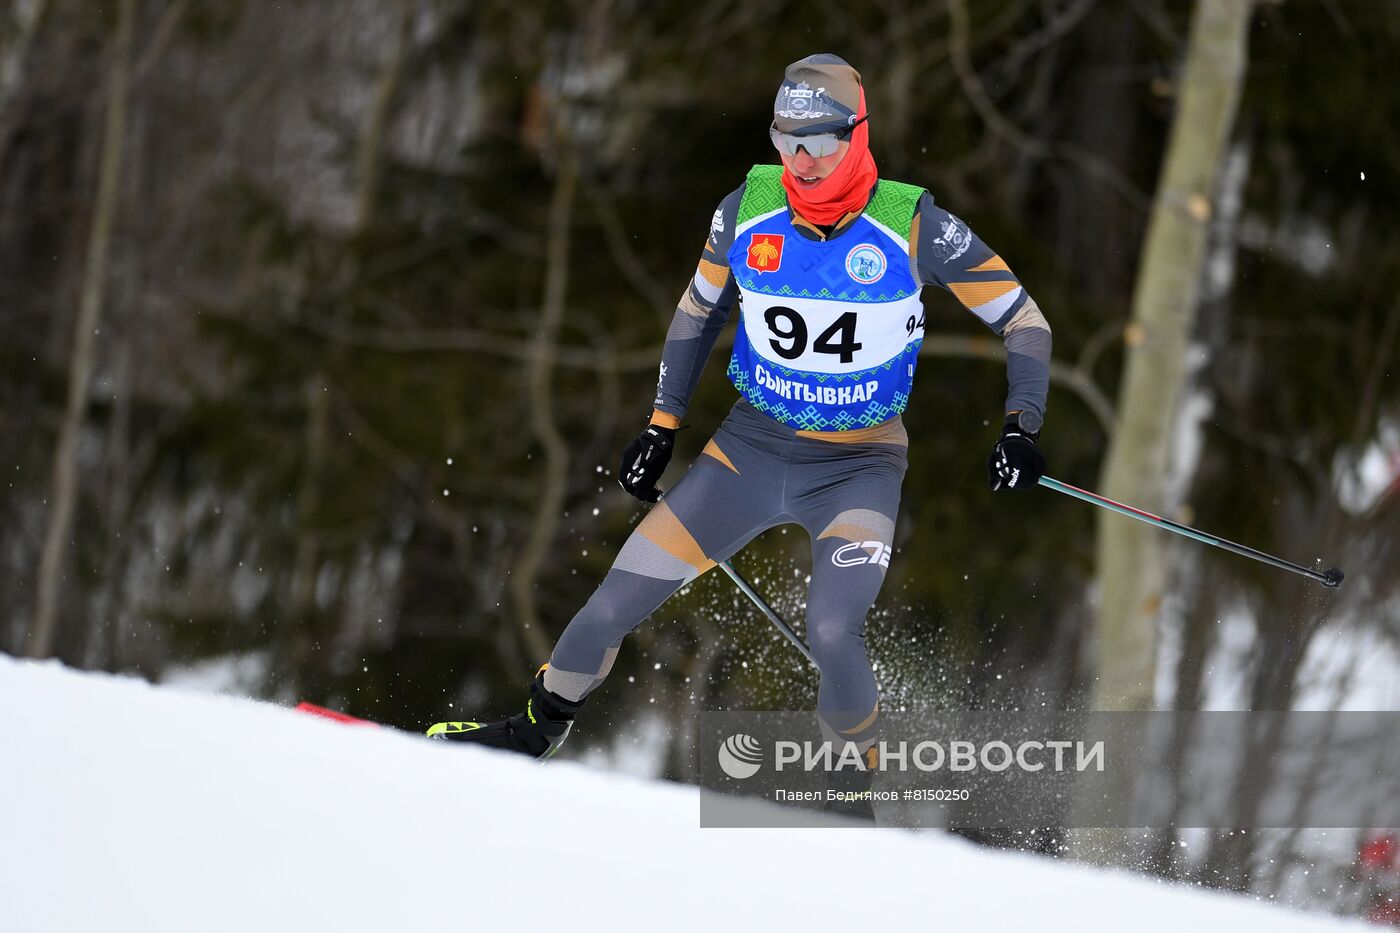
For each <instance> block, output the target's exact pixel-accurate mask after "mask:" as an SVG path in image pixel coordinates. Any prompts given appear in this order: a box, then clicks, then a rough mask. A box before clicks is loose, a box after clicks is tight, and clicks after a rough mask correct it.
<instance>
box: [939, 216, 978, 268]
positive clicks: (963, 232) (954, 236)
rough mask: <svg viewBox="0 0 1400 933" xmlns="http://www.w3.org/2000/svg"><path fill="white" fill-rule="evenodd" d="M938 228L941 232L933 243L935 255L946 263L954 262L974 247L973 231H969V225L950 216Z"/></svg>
mask: <svg viewBox="0 0 1400 933" xmlns="http://www.w3.org/2000/svg"><path fill="white" fill-rule="evenodd" d="M938 226H939V228H940V230H941V232H940V233H939V235H938V239H936V240H934V241H933V255H935V256H937V257H938V258H939V259H941V260H943V261H944V262H952V261H953V260H954V259H957V258H958V257H959V256H961V255H962V254H963V253H965V252H967V248H968V247H969V246H971V245H972V231H971V230H969V229H967V224H965V223H963V222H962V221H961V220H959V219H958V218H956V217H954V216H953V215H952V214H949V215H948V219H947V220H944V221H942V222H941V223H940V224H939V225H938Z"/></svg>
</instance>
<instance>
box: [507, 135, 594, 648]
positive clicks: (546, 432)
mask: <svg viewBox="0 0 1400 933" xmlns="http://www.w3.org/2000/svg"><path fill="white" fill-rule="evenodd" d="M561 132H562V130H561ZM558 142H559V144H558V147H557V151H558V153H559V166H558V174H557V176H556V177H555V179H554V194H553V197H552V198H551V199H550V204H549V242H548V246H547V248H546V252H545V279H544V306H543V307H542V308H541V309H540V318H539V323H538V324H537V325H536V331H535V342H534V346H533V352H532V353H531V355H530V369H529V376H528V378H529V400H530V427H531V429H532V430H533V431H534V434H535V439H536V440H537V441H538V442H539V444H540V447H541V448H543V450H544V478H543V487H542V489H541V490H540V498H539V502H538V504H537V505H536V507H535V520H534V522H533V523H532V524H531V525H530V537H529V539H528V540H527V541H526V542H525V547H524V548H523V549H522V550H521V553H520V559H519V560H518V561H516V565H515V569H514V572H513V573H512V575H511V582H510V586H511V596H512V597H513V598H512V604H513V605H514V607H515V617H516V621H517V623H518V624H519V629H520V635H521V637H522V638H523V639H524V641H525V647H526V649H527V650H528V651H529V652H530V653H531V654H532V655H534V656H535V657H536V658H537V659H538V660H539V661H541V662H543V661H544V660H545V659H546V658H547V657H548V656H549V641H548V640H547V639H546V638H545V636H544V633H543V631H542V630H541V629H540V624H539V613H538V610H537V609H536V606H535V586H536V585H537V582H538V580H539V576H540V571H541V569H542V568H543V567H544V561H545V558H546V557H547V556H548V555H549V547H550V544H551V542H552V541H553V540H554V532H555V529H556V528H557V527H558V525H559V514H560V512H561V511H563V508H564V493H565V491H566V489H567V476H568V469H569V448H568V445H567V444H566V443H565V442H564V437H563V435H561V434H560V433H559V428H558V426H557V425H556V424H555V423H554V397H553V395H552V391H553V390H552V388H551V386H550V381H551V377H552V375H553V373H554V358H555V353H556V350H557V347H556V343H557V341H558V339H559V325H560V323H561V322H562V321H563V319H564V301H565V298H566V296H567V294H568V287H569V242H570V239H571V236H570V230H569V226H570V224H571V222H572V218H573V205H574V189H575V187H576V183H577V180H578V163H577V162H576V161H575V157H574V154H573V151H572V150H571V148H570V146H569V143H568V141H567V140H559V141H558Z"/></svg>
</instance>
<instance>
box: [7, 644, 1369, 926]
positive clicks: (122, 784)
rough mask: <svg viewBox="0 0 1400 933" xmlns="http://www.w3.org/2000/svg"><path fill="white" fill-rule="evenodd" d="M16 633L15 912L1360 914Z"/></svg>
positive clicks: (1101, 921) (899, 916)
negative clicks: (964, 836)
mask: <svg viewBox="0 0 1400 933" xmlns="http://www.w3.org/2000/svg"><path fill="white" fill-rule="evenodd" d="M698 810H699V803H698V796H697V792H696V791H695V790H694V789H691V788H687V787H682V786H678V785H674V784H664V783H658V782H649V781H641V780H638V779H636V778H629V777H624V776H620V775H617V774H611V773H605V772H600V771H596V770H591V769H588V768H585V767H583V766H581V765H577V764H574V763H570V762H555V763H553V764H550V765H549V766H547V767H540V766H539V765H536V764H534V763H533V762H529V761H523V760H520V759H518V758H514V757H510V756H504V755H498V754H492V753H490V752H484V751H480V750H477V749H470V748H461V747H456V746H442V745H437V744H434V743H431V742H426V741H423V740H421V739H418V738H416V737H413V736H409V735H404V734H399V733H394V732H391V731H389V730H377V729H367V728H354V727H346V726H341V725H337V724H335V723H331V722H326V721H322V720H318V719H315V718H313V717H309V716H304V715H301V714H297V713H293V712H290V711H288V710H285V709H282V708H279V707H276V706H272V705H268V704H260V703H253V702H249V701H247V700H240V699H234V698H229V697H211V696H207V695H201V694H194V693H188V692H184V691H182V690H179V689H172V688H168V687H166V688H157V687H151V686H149V685H147V684H145V683H143V682H141V681H139V680H134V679H127V678H116V677H110V676H106V675H99V674H87V673H79V672H75V671H71V670H67V669H64V668H62V667H60V666H58V665H56V664H49V663H46V664H34V663H25V662H20V661H17V660H14V659H11V658H8V657H3V656H0V930H4V931H6V933H49V931H74V933H79V931H81V933H92V931H104V933H108V931H110V933H118V931H143V933H144V931H182V933H183V931H199V933H214V931H224V930H228V931H240V933H243V931H259V933H264V931H280V930H288V931H292V930H295V931H305V930H318V931H319V930H325V931H337V933H344V931H353V930H366V931H374V933H386V931H432V930H449V929H450V930H472V931H476V930H486V931H494V930H516V929H520V930H524V929H532V930H541V929H544V930H548V929H561V930H570V931H589V930H610V931H628V930H648V931H650V930H667V931H671V930H703V931H705V933H715V931H720V930H726V931H727V930H743V931H750V930H789V929H805V930H823V931H825V930H909V929H921V930H922V929H937V930H956V931H968V933H973V931H975V933H984V931H1003V930H1005V931H1013V930H1014V931H1024V930H1049V931H1057V930H1066V931H1073V933H1091V931H1099V930H1102V931H1113V933H1119V931H1123V930H1131V931H1133V933H1148V931H1172V933H1179V931H1190V933H1201V931H1207V930H1231V931H1252V930H1259V931H1268V933H1291V931H1305V930H1328V929H1343V928H1351V929H1357V928H1358V927H1356V926H1350V927H1348V925H1346V924H1342V923H1341V922H1339V921H1335V920H1331V919H1328V918H1325V917H1318V916H1307V915H1302V914H1297V913H1290V912H1288V911H1285V910H1283V909H1281V908H1278V907H1273V906H1270V905H1266V904H1261V903H1257V902H1254V901H1250V900H1246V899H1243V898H1238V897H1233V896H1229V895H1224V894H1218V893H1212V892H1206V891H1202V890H1198V889H1191V888H1181V887H1175V886H1171V885H1166V884H1162V883H1157V882H1153V881H1150V880H1146V879H1143V878H1137V877H1132V876H1128V875H1125V874H1117V873H1110V872H1104V871H1100V870H1096V869H1092V868H1089V867H1086V866H1082V865H1075V864H1068V863H1063V862H1055V861H1051V860H1048V859H1044V858H1040V857H1035V856H1030V855H1021V854H1017V853H1007V852H996V851H991V850H987V849H983V848H979V847H976V846H974V845H972V844H970V843H966V842H963V841H961V840H958V839H954V838H950V837H946V836H942V835H934V834H922V835H915V834H912V833H906V832H902V831H896V830H869V829H836V828H832V829H798V830H771V829H767V830H765V829H750V830H715V829H709V830H701V829H699V828H698V824H699V814H698Z"/></svg>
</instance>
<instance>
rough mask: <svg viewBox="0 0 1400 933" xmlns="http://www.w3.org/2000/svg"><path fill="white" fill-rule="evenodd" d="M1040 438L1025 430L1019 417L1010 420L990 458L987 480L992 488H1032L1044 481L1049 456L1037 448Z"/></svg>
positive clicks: (1037, 433) (1008, 419)
mask: <svg viewBox="0 0 1400 933" xmlns="http://www.w3.org/2000/svg"><path fill="white" fill-rule="evenodd" d="M1028 420H1029V419H1028ZM1038 437H1040V432H1039V431H1034V432H1032V431H1027V430H1026V429H1025V428H1023V427H1021V424H1020V422H1019V420H1018V417H1017V416H1016V415H1011V416H1009V417H1008V418H1007V421H1006V424H1005V425H1004V426H1002V429H1001V437H1000V438H999V439H998V440H997V445H996V446H995V447H993V448H992V455H991V457H989V458H988V459H987V481H988V482H989V483H990V484H991V487H992V489H994V490H1002V489H1032V488H1034V487H1035V485H1036V483H1038V482H1040V478H1041V477H1042V476H1044V475H1045V455H1044V454H1042V453H1041V452H1040V448H1039V447H1037V446H1035V441H1036V438H1038Z"/></svg>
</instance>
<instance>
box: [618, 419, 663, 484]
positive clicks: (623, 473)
mask: <svg viewBox="0 0 1400 933" xmlns="http://www.w3.org/2000/svg"><path fill="white" fill-rule="evenodd" d="M675 446H676V430H675V428H668V427H664V426H662V425H659V424H649V425H647V427H646V430H644V431H642V433H641V434H638V435H637V437H636V438H635V439H634V440H633V441H632V443H630V444H628V445H627V447H626V448H624V449H623V451H622V465H621V466H620V467H618V469H617V481H618V482H619V483H621V484H622V488H623V489H625V490H627V492H628V494H629V495H633V496H636V497H637V498H638V499H641V500H642V501H643V502H655V501H656V500H657V499H660V498H661V491H660V490H659V489H657V488H656V483H657V480H659V479H661V474H662V473H664V472H666V464H668V463H670V462H671V450H672V448H674V447H675Z"/></svg>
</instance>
